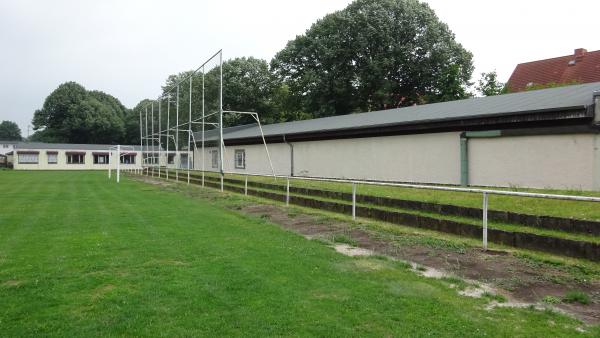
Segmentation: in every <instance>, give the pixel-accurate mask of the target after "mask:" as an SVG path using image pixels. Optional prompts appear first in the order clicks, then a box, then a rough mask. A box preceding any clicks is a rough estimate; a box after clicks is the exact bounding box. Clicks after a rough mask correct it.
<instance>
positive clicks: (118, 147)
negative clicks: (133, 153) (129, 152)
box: [115, 144, 121, 183]
mask: <svg viewBox="0 0 600 338" xmlns="http://www.w3.org/2000/svg"><path fill="white" fill-rule="evenodd" d="M115 161H117V183H119V182H121V145H120V144H119V145H117V158H116V160H115Z"/></svg>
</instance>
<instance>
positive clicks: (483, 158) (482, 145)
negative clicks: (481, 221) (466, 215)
mask: <svg viewBox="0 0 600 338" xmlns="http://www.w3.org/2000/svg"><path fill="white" fill-rule="evenodd" d="M468 142H469V146H468V147H469V183H470V184H471V185H476V186H518V187H531V188H567V189H585V190H591V189H594V176H595V177H596V179H598V170H597V169H594V167H595V166H596V167H597V166H598V162H597V161H596V163H595V162H594V146H595V144H596V147H597V145H598V136H597V135H592V134H573V135H542V136H514V137H495V138H471V139H469V141H468ZM595 154H596V156H598V150H597V149H596V151H595ZM596 158H597V157H596ZM596 188H598V186H596Z"/></svg>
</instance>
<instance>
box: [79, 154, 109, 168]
mask: <svg viewBox="0 0 600 338" xmlns="http://www.w3.org/2000/svg"><path fill="white" fill-rule="evenodd" d="M92 155H93V157H94V164H95V165H107V164H110V155H109V153H92ZM100 157H103V158H105V160H106V161H105V162H103V163H100V162H99V161H98V159H99V158H100ZM84 162H85V159H84Z"/></svg>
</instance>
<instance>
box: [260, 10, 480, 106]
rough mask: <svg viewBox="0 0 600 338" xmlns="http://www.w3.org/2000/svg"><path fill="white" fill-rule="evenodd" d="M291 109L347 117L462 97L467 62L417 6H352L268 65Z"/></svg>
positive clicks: (320, 23) (313, 29) (436, 22)
mask: <svg viewBox="0 0 600 338" xmlns="http://www.w3.org/2000/svg"><path fill="white" fill-rule="evenodd" d="M271 65H272V67H273V69H274V70H275V71H276V74H277V75H278V76H279V77H280V78H281V79H282V80H283V81H284V82H285V84H286V85H287V86H288V87H289V91H290V94H291V95H292V96H293V97H294V101H295V102H296V105H297V106H296V107H295V110H297V111H304V112H307V113H310V114H313V116H315V117H317V116H328V115H339V114H347V113H352V112H358V111H371V110H378V109H386V108H393V107H401V106H408V105H413V104H420V103H428V102H439V101H445V100H452V99H460V98H464V97H468V96H469V94H468V93H467V91H466V90H465V89H466V87H467V86H469V85H470V84H469V79H470V78H471V74H472V72H473V64H472V55H471V53H470V52H468V51H467V50H465V49H464V48H463V47H462V46H461V45H460V43H458V42H457V41H456V40H455V37H454V34H453V33H452V32H451V31H450V29H449V28H448V26H447V25H446V24H444V23H443V22H441V21H440V20H439V19H438V17H437V16H436V15H435V13H434V12H433V10H432V9H431V8H430V7H429V6H428V5H427V4H425V3H421V2H419V1H416V0H357V1H355V2H353V3H352V4H350V5H349V6H348V7H347V8H346V9H344V10H341V11H338V12H335V13H332V14H329V15H327V16H325V17H324V18H322V19H321V20H319V21H317V22H316V23H315V24H313V26H312V27H311V28H310V29H309V30H308V31H307V32H306V33H305V34H304V35H301V36H298V37H296V38H295V39H294V40H292V41H290V42H289V43H288V44H287V46H286V47H285V48H284V49H283V50H282V51H280V52H279V53H278V54H277V55H276V56H275V58H274V59H273V60H272V62H271Z"/></svg>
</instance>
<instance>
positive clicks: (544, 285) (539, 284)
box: [241, 204, 600, 324]
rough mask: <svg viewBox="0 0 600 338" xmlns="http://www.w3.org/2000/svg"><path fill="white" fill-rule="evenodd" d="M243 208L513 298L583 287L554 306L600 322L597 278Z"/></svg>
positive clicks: (270, 208)
mask: <svg viewBox="0 0 600 338" xmlns="http://www.w3.org/2000/svg"><path fill="white" fill-rule="evenodd" d="M241 211H242V212H244V213H247V214H251V215H254V216H259V217H266V218H268V219H269V220H270V221H271V222H273V223H276V224H278V225H280V226H282V227H284V228H286V229H290V230H292V231H294V232H297V233H299V234H302V235H304V236H306V237H308V238H315V237H324V238H331V237H332V236H334V235H336V234H338V235H339V234H343V235H344V236H347V237H350V238H351V239H352V240H353V241H355V242H356V244H357V246H358V247H360V248H363V249H366V250H369V251H371V252H373V253H375V254H381V255H386V256H390V257H393V258H398V259H402V260H406V261H409V262H414V263H417V264H420V265H423V266H425V267H428V268H429V269H432V270H433V271H441V273H442V274H447V275H456V276H459V277H462V278H465V279H469V280H474V281H479V282H482V283H487V284H489V285H491V286H493V287H494V288H498V289H500V290H502V294H503V295H505V296H506V297H507V298H508V299H509V300H510V301H511V302H514V303H540V302H541V301H542V299H543V298H544V297H545V296H549V295H550V296H557V297H562V296H564V295H565V294H566V293H567V292H568V291H572V290H574V289H576V290H582V291H584V292H586V293H587V294H588V295H590V297H591V298H592V303H591V304H589V305H581V304H555V305H554V306H556V307H557V308H559V309H561V310H563V311H565V312H567V313H570V314H573V315H574V316H576V317H577V318H579V319H580V320H583V321H585V322H587V323H590V324H597V323H600V303H599V302H598V299H600V284H599V283H598V281H594V282H593V283H592V282H588V283H576V284H573V283H569V284H560V283H556V282H553V281H552V280H553V279H554V280H556V279H560V278H562V277H565V274H566V273H565V272H563V271H560V270H559V269H553V268H552V267H547V266H544V267H542V266H535V265H531V264H527V263H526V262H525V261H523V260H522V259H519V258H517V257H514V256H513V255H511V254H509V253H506V252H498V251H496V252H494V251H487V252H484V251H482V250H480V249H467V250H464V251H461V252H457V251H453V250H451V249H443V248H431V247H428V246H424V245H418V244H414V245H413V244H410V245H407V244H402V245H399V244H397V243H394V242H393V241H392V240H385V239H382V238H380V237H379V236H376V235H375V234H373V233H370V232H367V231H366V230H362V229H357V228H349V227H348V226H347V225H345V224H343V223H342V222H337V221H327V222H324V221H321V220H319V218H318V217H316V216H313V215H308V214H304V213H297V214H293V215H290V214H289V210H287V209H285V208H283V207H279V206H275V205H266V204H257V205H250V206H247V207H244V208H242V209H241Z"/></svg>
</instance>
